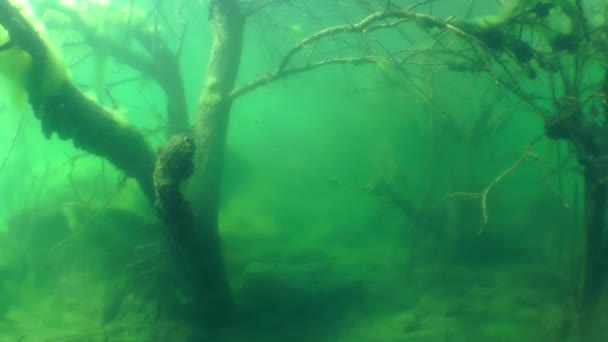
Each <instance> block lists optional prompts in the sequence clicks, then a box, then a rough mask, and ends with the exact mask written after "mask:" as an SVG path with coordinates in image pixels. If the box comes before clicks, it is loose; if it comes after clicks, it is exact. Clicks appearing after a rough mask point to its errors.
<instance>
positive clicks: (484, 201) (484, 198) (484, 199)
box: [446, 136, 542, 234]
mask: <svg viewBox="0 0 608 342" xmlns="http://www.w3.org/2000/svg"><path fill="white" fill-rule="evenodd" d="M540 138H542V136H539V137H538V138H536V139H535V140H534V141H532V142H531V143H529V144H528V145H526V147H525V148H524V151H523V153H522V154H521V157H520V158H519V159H518V160H517V161H516V162H515V163H514V164H513V165H511V166H510V167H508V168H507V169H505V170H504V171H503V172H501V173H500V174H499V175H498V176H496V178H494V179H493V180H492V182H490V184H488V186H486V187H485V188H484V189H483V191H481V192H453V193H450V194H447V195H446V197H448V198H453V197H466V198H480V199H481V200H480V203H481V214H482V224H481V227H480V228H479V231H478V234H483V233H484V231H485V227H486V225H487V224H488V220H489V215H488V195H489V194H490V191H492V189H494V187H495V186H496V185H498V184H499V183H500V182H501V181H502V180H503V179H504V178H506V177H507V176H509V175H510V174H511V173H513V172H514V171H516V170H517V169H519V168H520V167H521V166H522V165H523V164H524V163H525V162H526V161H528V160H529V159H532V160H535V161H539V160H540V159H541V158H540V156H539V155H538V154H536V153H534V152H532V151H531V149H532V147H533V146H534V145H535V144H536V143H537V142H538V141H540Z"/></svg>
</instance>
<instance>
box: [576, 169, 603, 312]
mask: <svg viewBox="0 0 608 342" xmlns="http://www.w3.org/2000/svg"><path fill="white" fill-rule="evenodd" d="M588 169H589V167H588ZM584 177H585V189H584V191H585V194H584V196H585V204H584V206H585V207H584V210H585V212H584V215H585V223H584V224H585V241H584V243H585V246H584V260H583V263H584V264H583V278H582V289H581V291H582V292H581V301H582V307H583V310H584V311H586V312H588V311H592V309H593V307H594V304H595V303H596V301H597V299H598V298H599V296H600V292H601V290H602V288H603V283H604V277H605V272H606V266H607V265H608V261H607V260H606V257H607V256H608V255H607V254H606V251H605V250H604V247H605V246H604V232H603V231H604V220H605V216H606V215H605V210H606V199H607V198H606V195H607V192H606V191H607V190H608V189H607V187H606V186H605V185H603V184H602V181H601V179H599V178H598V177H597V173H596V172H593V171H592V170H586V172H585V175H584Z"/></svg>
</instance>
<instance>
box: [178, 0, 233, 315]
mask: <svg viewBox="0 0 608 342" xmlns="http://www.w3.org/2000/svg"><path fill="white" fill-rule="evenodd" d="M209 6H210V7H209V10H210V14H211V15H210V20H211V23H212V25H213V45H212V48H211V58H210V61H209V65H208V67H207V74H206V77H205V81H204V85H203V88H202V90H201V93H200V100H199V104H198V108H197V122H196V130H195V145H196V155H195V174H194V177H193V179H192V181H191V184H190V191H189V192H190V198H191V199H192V202H193V209H194V213H195V215H196V216H195V220H196V221H197V224H198V225H199V232H200V239H201V246H200V248H201V251H200V252H199V254H202V255H200V257H201V258H200V259H199V260H200V262H201V263H202V264H201V265H200V266H201V269H202V270H204V275H203V277H204V285H203V286H204V287H205V290H204V293H205V298H203V299H202V300H203V304H204V305H205V307H207V308H210V309H211V310H212V313H213V315H214V316H215V317H218V316H222V314H226V313H228V312H229V311H230V310H231V307H232V304H231V303H232V300H231V294H230V288H229V284H228V278H227V274H226V269H225V264H224V259H223V256H222V248H221V242H220V238H219V231H218V210H219V198H220V184H221V178H222V171H223V162H224V150H225V147H226V136H227V131H228V119H229V115H230V109H231V106H232V100H231V99H230V98H229V94H230V92H231V91H232V89H233V88H234V85H235V82H236V77H237V75H238V71H239V64H240V58H241V47H242V43H243V26H244V17H243V16H242V14H241V12H240V8H239V4H238V1H236V0H211V1H210V4H209Z"/></svg>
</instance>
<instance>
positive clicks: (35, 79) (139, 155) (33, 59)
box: [0, 0, 156, 202]
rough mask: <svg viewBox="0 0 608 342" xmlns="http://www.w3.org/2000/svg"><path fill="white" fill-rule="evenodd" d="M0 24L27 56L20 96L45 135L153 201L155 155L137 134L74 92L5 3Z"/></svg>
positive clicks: (28, 22)
mask: <svg viewBox="0 0 608 342" xmlns="http://www.w3.org/2000/svg"><path fill="white" fill-rule="evenodd" d="M0 25H2V26H3V27H4V29H6V31H8V33H9V35H10V40H11V42H12V43H13V44H14V45H15V47H14V49H21V50H23V51H24V52H25V53H26V54H27V55H28V56H29V59H30V61H29V62H26V63H27V64H28V68H27V69H28V72H27V73H26V77H27V79H26V80H24V85H25V91H26V92H27V94H28V99H29V102H30V104H31V106H32V109H33V111H34V113H35V115H36V116H37V117H38V118H39V119H40V121H41V123H42V131H43V133H44V134H45V136H47V137H50V136H51V135H52V134H53V133H56V134H57V135H58V136H59V137H60V138H62V139H71V140H72V141H73V142H74V145H75V146H76V147H78V148H81V149H83V150H85V151H88V152H90V153H93V154H95V155H98V156H100V157H103V158H106V159H107V160H109V161H110V162H111V163H112V164H114V165H115V166H116V167H117V168H118V169H120V170H122V171H124V172H125V173H126V174H127V175H128V176H131V177H134V178H135V179H136V180H137V181H138V183H139V185H140V186H141V188H142V189H143V191H144V193H145V194H146V196H147V197H148V199H149V200H150V201H151V202H154V197H155V196H154V187H153V184H152V172H153V169H154V161H155V159H156V156H155V153H154V151H153V150H152V149H151V147H150V146H149V145H148V143H147V141H146V140H145V138H144V137H143V135H141V134H140V133H139V132H138V131H137V130H136V129H135V128H134V127H132V126H130V125H128V124H126V123H124V122H121V121H120V120H118V119H117V118H116V117H115V116H114V115H113V113H112V112H111V111H109V110H106V109H104V108H103V107H101V106H99V105H98V104H97V103H96V102H95V101H93V100H92V99H90V98H89V97H87V96H86V95H84V94H83V93H82V92H81V91H79V90H78V89H77V88H76V87H75V86H74V84H73V83H72V82H71V81H70V79H69V77H68V76H67V71H66V70H64V68H65V67H64V66H63V64H62V62H61V61H60V58H59V56H58V55H57V54H56V52H55V51H54V50H53V48H52V46H51V45H50V44H49V43H48V42H47V41H46V40H45V39H44V36H43V35H42V34H41V33H40V32H39V28H36V27H35V23H34V22H33V21H32V19H31V18H26V17H25V16H24V15H23V12H22V11H20V9H18V8H16V7H15V6H14V5H12V4H11V3H10V2H9V1H8V0H0Z"/></svg>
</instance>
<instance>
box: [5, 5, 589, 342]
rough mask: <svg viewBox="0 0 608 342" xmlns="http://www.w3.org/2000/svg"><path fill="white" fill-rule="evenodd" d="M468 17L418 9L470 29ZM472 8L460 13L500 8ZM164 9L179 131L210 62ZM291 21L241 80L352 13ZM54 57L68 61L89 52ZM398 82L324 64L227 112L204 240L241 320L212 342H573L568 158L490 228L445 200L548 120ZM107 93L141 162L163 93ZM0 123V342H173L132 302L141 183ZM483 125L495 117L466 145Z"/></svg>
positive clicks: (560, 152)
mask: <svg viewBox="0 0 608 342" xmlns="http://www.w3.org/2000/svg"><path fill="white" fill-rule="evenodd" d="M382 3H383V2H382V1H379V2H373V1H370V2H369V4H370V5H369V6H371V7H370V8H382ZM467 3H468V1H438V2H437V3H436V4H434V5H433V6H432V8H431V7H430V6H428V5H427V6H424V7H421V8H420V10H421V11H426V12H429V11H432V13H433V14H435V15H437V16H439V17H447V16H449V15H456V16H464V15H466V10H465V7H466V4H467ZM478 3H481V2H479V1H478ZM136 4H137V5H138V6H142V7H143V8H150V6H151V5H150V4H146V3H144V2H139V1H137V2H136ZM483 5H484V7H482V6H481V4H479V5H477V6H476V7H475V12H474V13H473V14H482V13H492V12H494V11H495V10H496V9H497V8H498V6H499V5H498V4H496V3H495V2H493V1H488V3H484V4H483ZM163 6H165V8H166V11H167V13H169V14H170V16H169V20H170V21H171V23H172V24H174V25H175V26H176V27H181V25H182V24H183V23H184V22H188V23H189V27H188V34H187V35H186V38H185V42H184V49H183V54H182V63H181V64H182V72H183V75H184V79H185V86H186V90H187V98H188V103H189V105H190V109H191V120H192V121H194V119H195V118H194V112H195V106H196V102H197V96H198V91H199V89H200V87H201V80H202V77H203V75H204V72H205V66H206V65H207V62H208V52H209V49H210V39H211V38H210V37H211V35H210V31H209V30H210V27H209V23H208V22H207V12H206V5H204V4H199V3H194V2H192V3H187V5H186V7H187V9H188V10H187V11H184V12H182V13H181V14H180V15H176V14H175V13H176V12H175V11H176V8H175V4H164V5H163ZM301 7H302V8H305V9H307V10H306V11H308V10H310V13H313V14H315V15H316V16H314V17H311V16H308V15H307V14H306V13H307V12H303V11H300V10H296V9H294V8H292V7H289V6H287V7H285V8H279V9H274V8H271V9H269V10H267V11H264V14H265V16H266V17H262V16H260V17H257V18H256V17H254V18H252V19H251V20H250V22H249V23H248V26H247V28H246V37H245V45H244V53H243V61H242V70H241V72H240V75H239V84H244V83H245V82H247V81H249V80H252V79H253V78H254V77H255V76H256V75H259V74H261V73H263V72H267V71H269V70H272V69H273V68H275V67H276V65H277V63H278V62H279V60H280V58H281V56H282V54H283V53H285V51H286V50H287V49H288V47H291V46H293V45H294V44H295V43H296V42H297V40H298V39H301V38H303V37H305V36H306V35H308V34H310V33H313V32H315V31H316V30H318V29H319V28H320V27H325V26H327V25H333V24H339V23H343V22H351V21H353V20H357V19H359V18H361V16H362V15H363V14H364V13H365V10H364V8H362V6H361V5H360V3H359V4H358V3H357V2H349V1H346V0H344V1H341V2H336V3H334V2H326V1H315V2H310V1H308V2H306V3H305V4H301ZM271 24H273V25H275V27H272V26H271ZM403 31H404V32H405V33H404V34H405V35H406V36H407V37H406V38H407V39H404V38H403V37H401V36H399V35H395V34H394V33H387V35H386V36H383V39H384V41H386V42H388V44H394V46H399V47H401V46H402V48H403V49H422V48H425V47H427V46H428V45H429V44H430V42H429V38H428V36H424V35H420V31H419V30H417V29H416V28H415V27H414V25H411V26H406V27H405V28H404V30H403ZM52 35H53V37H54V39H56V41H57V42H64V43H65V42H68V41H70V39H71V36H70V35H69V33H67V32H62V31H52ZM380 35H381V34H380ZM169 36H170V37H172V39H170V41H175V37H174V36H171V35H169ZM359 40H360V38H357V37H347V38H345V41H344V42H335V41H331V42H329V43H326V44H321V45H320V46H319V47H318V48H317V49H316V50H315V57H319V56H348V55H350V54H352V53H353V52H354V51H356V49H353V48H348V47H347V46H348V45H347V44H346V43H349V42H350V43H353V44H354V43H358V42H359ZM377 48H378V47H377V46H376V47H375V49H377ZM62 51H63V53H64V56H65V58H66V61H67V62H68V65H70V64H71V63H72V62H74V61H76V60H78V59H79V58H80V57H82V56H83V55H84V54H86V53H87V51H88V49H87V48H86V47H78V46H77V47H63V48H62ZM301 58H302V59H301V60H304V61H305V60H306V58H308V55H307V54H306V53H305V54H303V55H302V56H301ZM106 67H107V68H106V69H105V75H106V76H105V82H106V84H110V83H111V82H114V81H118V80H122V79H126V78H130V77H138V76H139V75H138V74H137V72H135V71H132V70H130V69H129V68H128V67H125V66H122V65H120V64H117V63H115V62H114V61H112V60H111V59H109V60H108V64H107V65H106ZM96 68H99V63H98V62H97V61H96V60H95V59H94V58H89V59H87V60H85V62H83V63H80V64H78V65H77V66H76V67H73V68H70V70H71V75H72V78H73V80H74V81H75V83H76V84H78V85H79V86H81V87H82V88H83V89H86V90H89V91H93V89H94V84H95V75H96V71H95V70H96ZM408 70H411V72H412V74H414V75H415V77H413V78H412V77H405V76H403V75H401V74H399V73H396V72H394V71H392V70H390V68H386V67H383V66H382V65H377V66H362V67H353V66H337V67H327V68H322V69H319V70H315V71H311V72H307V73H304V74H301V75H297V76H294V77H291V78H289V79H287V80H282V81H278V82H274V83H272V84H270V85H268V86H266V87H262V88H260V89H258V90H256V91H254V92H252V93H250V94H247V95H245V96H243V97H242V98H239V99H238V100H237V101H236V102H235V105H234V108H233V111H232V114H231V121H230V131H229V138H228V151H227V161H226V167H225V173H224V184H223V198H222V207H221V213H220V229H221V235H222V242H223V245H224V253H225V258H226V262H227V266H228V270H229V275H230V280H231V286H232V288H233V291H234V296H235V300H236V302H237V305H238V306H239V308H240V309H239V310H240V311H241V312H242V313H241V315H242V317H241V316H240V317H239V318H236V319H235V322H234V323H233V324H231V325H230V326H229V327H227V328H221V329H219V330H214V331H210V332H206V333H205V334H208V335H206V336H208V337H207V339H206V340H209V341H539V340H540V339H544V340H551V341H564V340H567V338H568V336H569V334H570V330H574V329H575V327H574V325H575V323H573V322H574V321H575V320H576V318H575V317H573V315H574V309H573V306H574V305H576V304H575V303H574V295H573V291H575V289H576V286H577V283H576V282H577V276H578V272H579V271H580V270H579V267H580V260H579V256H580V255H579V254H580V217H581V212H580V203H581V199H580V194H579V192H580V189H581V180H580V179H579V178H580V176H579V174H578V173H577V172H576V170H573V167H571V166H572V165H574V161H573V160H571V161H570V162H569V163H566V166H567V167H566V168H564V170H562V171H561V174H560V176H559V177H558V176H556V175H555V174H554V173H552V171H553V170H555V167H556V165H557V160H558V157H559V158H562V159H565V158H567V157H566V156H567V155H568V149H567V146H566V145H565V144H561V145H559V144H558V143H556V142H554V141H549V140H546V139H544V138H543V140H541V141H540V142H538V143H536V144H535V145H534V146H533V147H532V150H531V151H532V152H533V153H535V154H537V155H538V156H539V157H540V159H538V160H529V161H527V162H526V163H524V164H523V165H522V166H521V167H519V168H518V169H517V170H516V171H515V172H513V173H511V174H509V175H508V177H505V178H504V179H503V180H502V181H501V182H500V183H498V184H497V185H496V186H495V187H493V188H492V191H491V192H490V193H489V196H488V199H487V201H488V202H487V203H488V208H487V214H488V217H489V219H488V222H487V224H485V225H484V224H483V222H482V220H483V216H482V214H483V213H482V210H481V203H480V199H479V198H470V197H467V196H458V195H454V194H455V193H462V192H466V193H480V192H481V191H483V189H484V188H485V187H487V186H488V185H489V184H490V183H491V182H492V181H493V180H494V179H495V178H496V177H497V176H498V175H499V174H501V172H503V171H504V170H506V169H508V168H509V167H511V166H512V165H514V164H515V163H516V162H517V161H518V160H519V159H520V158H521V156H522V153H523V152H524V150H525V147H526V145H527V144H529V143H530V142H532V141H533V140H534V139H536V138H537V137H538V136H540V135H542V133H543V122H542V120H541V119H540V118H539V117H537V116H536V115H535V114H533V113H532V112H531V111H530V110H529V109H528V108H527V107H526V105H525V104H522V103H521V101H519V100H517V99H516V98H515V97H513V96H510V95H507V93H506V92H505V91H504V90H501V89H500V88H499V87H496V86H495V84H494V82H493V80H491V79H490V78H489V77H487V76H485V75H470V74H463V73H454V72H450V71H448V70H447V69H446V68H442V67H437V66H423V65H410V66H408ZM111 94H112V96H113V98H114V99H115V101H116V103H117V104H118V105H119V106H120V108H121V110H122V111H123V112H124V116H125V117H126V118H127V120H128V121H129V122H130V123H131V124H133V125H134V126H136V127H139V128H141V129H143V130H146V132H149V133H147V134H148V136H149V138H150V140H151V141H152V142H153V143H154V144H155V146H158V145H161V144H162V143H163V142H164V132H163V131H162V125H163V123H164V120H165V118H164V113H163V108H164V98H163V95H162V93H161V92H160V90H159V89H158V88H157V87H156V85H155V84H154V83H153V81H151V80H147V79H145V78H144V79H141V80H138V81H136V82H130V83H127V84H125V85H122V86H117V87H113V88H111ZM98 98H99V100H100V102H101V103H102V104H104V105H109V104H110V101H109V99H108V98H107V96H104V94H100V95H98ZM5 100H6V99H5ZM5 102H6V101H5ZM0 108H2V109H1V110H0V122H1V124H0V158H3V157H4V155H5V154H6V153H8V152H9V151H10V157H9V159H8V162H7V164H6V165H5V166H4V167H3V168H2V169H1V170H0V219H1V221H0V231H1V232H2V235H0V236H1V237H2V239H0V245H3V247H2V248H0V284H1V285H0V316H4V317H3V318H1V319H0V327H1V328H0V336H2V338H4V340H6V341H17V340H20V341H46V340H48V341H89V340H90V341H97V340H99V341H127V340H129V341H180V340H181V338H182V336H183V335H184V334H185V333H184V332H183V331H184V329H186V328H183V327H182V326H181V325H180V321H179V320H178V319H171V318H170V317H169V318H167V317H162V318H159V317H158V315H157V313H158V312H157V311H158V310H159V309H158V308H157V307H156V306H155V304H154V303H155V302H154V299H152V298H141V296H139V295H138V294H139V293H140V292H146V291H145V290H144V291H141V288H146V282H147V280H146V279H149V278H146V277H149V276H150V274H154V272H157V270H158V269H159V268H161V266H158V265H164V264H163V263H164V262H166V259H167V258H166V256H163V255H164V254H166V250H165V249H164V248H163V247H162V246H163V245H162V237H159V226H158V223H157V222H156V218H155V214H154V212H153V210H152V209H151V208H149V206H148V204H147V203H146V202H145V199H143V197H142V196H141V194H140V193H139V190H138V188H137V186H136V184H135V183H134V182H132V181H127V182H126V183H125V182H123V181H122V180H121V177H120V173H119V172H118V171H116V170H114V169H113V168H112V166H111V165H109V164H108V163H107V162H103V161H102V160H101V159H100V158H98V157H95V156H91V155H87V154H85V153H83V152H82V151H79V150H77V149H75V148H74V147H72V146H71V143H70V142H66V141H61V140H59V139H57V138H52V139H50V140H47V139H45V138H44V137H43V135H42V134H41V133H40V124H39V122H38V121H37V120H36V119H35V118H34V117H33V115H32V114H31V113H30V112H29V111H26V112H23V113H16V112H14V111H11V110H10V108H9V107H8V104H7V103H4V104H3V105H2V106H1V107H0ZM484 111H491V114H490V118H491V119H490V121H488V123H487V125H486V126H487V127H486V128H485V130H483V135H481V136H479V137H478V140H476V141H475V142H474V143H472V142H471V141H472V139H473V138H475V137H473V136H471V135H470V134H471V132H472V131H473V127H474V124H475V120H476V119H477V118H478V117H479V116H480V115H482V114H483V113H484ZM22 117H23V119H21V118H22ZM21 120H22V121H21ZM19 122H21V124H20V123H19ZM18 126H19V127H20V128H19V131H18V135H17V137H16V138H15V144H14V147H12V148H11V145H12V141H13V137H14V134H15V132H16V129H17V127H18ZM159 127H160V128H161V130H159V129H158V128H159ZM0 160H2V159H0ZM381 185H387V186H389V187H390V188H391V189H393V190H394V191H395V192H396V193H397V194H398V196H399V198H401V199H404V200H406V201H408V202H410V203H413V204H414V206H415V207H416V208H417V209H419V210H420V211H421V212H422V211H423V212H425V213H430V214H429V215H428V216H425V220H424V221H423V222H419V221H416V220H414V219H413V217H412V216H411V215H408V213H407V212H405V211H404V210H403V208H402V207H401V206H400V205H399V204H398V203H395V202H394V201H391V200H390V199H388V198H387V196H385V195H383V194H379V193H378V191H375V190H377V189H378V187H379V186H381ZM482 227H483V230H484V233H483V234H481V235H480V234H478V232H479V231H480V229H481V228H482ZM15 237H16V238H15ZM159 241H161V242H159ZM150 246H152V247H150ZM134 247H137V248H134ZM163 260H164V261H163ZM134 265H135V266H134ZM142 265H143V266H142ZM134 274H135V276H134ZM139 274H142V275H141V276H139ZM157 276H158V275H157ZM158 277H160V276H158ZM155 279H156V278H155ZM171 288H172V287H171V281H170V279H169V280H167V284H165V285H164V286H162V287H160V290H157V291H158V292H157V293H156V294H157V295H159V296H163V295H166V296H168V297H176V298H179V295H180V294H176V293H174V291H172V289H171ZM163 291H164V292H163ZM146 293H148V292H146ZM19 338H21V339H19Z"/></svg>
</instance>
